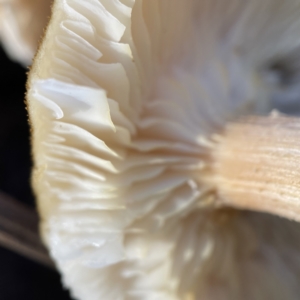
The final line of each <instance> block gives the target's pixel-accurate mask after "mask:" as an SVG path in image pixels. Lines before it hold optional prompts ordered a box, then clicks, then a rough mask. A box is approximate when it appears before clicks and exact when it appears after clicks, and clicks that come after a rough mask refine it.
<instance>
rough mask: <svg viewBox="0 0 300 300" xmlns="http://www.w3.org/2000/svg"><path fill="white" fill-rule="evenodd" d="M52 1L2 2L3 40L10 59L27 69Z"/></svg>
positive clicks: (0, 27) (23, 0)
mask: <svg viewBox="0 0 300 300" xmlns="http://www.w3.org/2000/svg"><path fill="white" fill-rule="evenodd" d="M52 2H53V0H1V1H0V39H1V43H2V46H3V47H4V49H5V50H6V52H7V54H8V55H9V57H10V58H11V59H13V60H16V61H18V62H20V63H22V64H23V65H25V66H28V65H30V64H31V62H32V58H33V56H34V54H35V52H36V50H37V47H38V43H39V41H40V39H41V36H42V34H43V29H44V27H45V26H46V24H47V22H48V19H49V16H50V10H51V8H50V6H51V3H52Z"/></svg>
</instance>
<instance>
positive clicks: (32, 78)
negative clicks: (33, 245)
mask: <svg viewBox="0 0 300 300" xmlns="http://www.w3.org/2000/svg"><path fill="white" fill-rule="evenodd" d="M299 16H300V2H299V1H294V0H286V1H277V0H265V1H258V0H252V1H241V0H228V1H222V0H197V1H196V0H186V1H182V0H136V1H134V0H114V1H112V0H100V1H99V0H56V1H55V3H54V6H53V11H52V17H51V21H50V24H49V26H48V28H47V31H46V34H45V38H44V40H43V43H42V44H41V46H40V48H39V51H38V54H37V56H36V58H35V62H34V64H33V67H32V69H31V72H30V75H29V80H28V94H27V101H28V110H29V116H30V123H31V127H32V149H33V150H32V151H33V157H34V164H35V166H34V171H33V186H34V190H35V193H36V196H37V199H38V206H39V212H40V216H41V233H42V236H43V239H44V242H45V244H46V245H47V247H48V249H49V251H50V254H51V256H52V258H53V259H54V261H55V263H56V265H57V268H58V269H59V270H60V272H61V274H62V276H63V282H64V285H65V286H66V287H68V288H70V290H71V293H72V296H73V297H74V298H75V299H81V300H96V299H105V300H116V299H124V300H125V299H126V300H129V299H143V300H146V299H151V300H154V299H156V300H158V299H163V300H168V299H170V300H179V299H180V300H196V299H197V300H204V299H205V300H206V299H209V300H221V299H230V300H234V299H237V300H240V299H245V300H253V299H255V300H260V299H261V300H265V299H272V300H282V299H285V300H291V299H298V298H299V294H300V285H299V280H300V264H299V257H300V256H299V255H300V252H299V250H300V230H299V229H300V227H299V225H298V223H296V222H293V221H290V220H289V219H296V220H299V212H298V211H299V209H298V205H299V204H298V203H299V199H298V198H297V195H298V190H299V184H298V174H299V168H298V164H297V158H298V155H299V154H298V153H299V146H298V145H299V143H298V142H297V136H298V135H297V131H298V127H299V125H298V124H299V121H298V119H297V118H290V117H287V116H282V115H280V114H278V113H276V112H275V113H274V112H273V113H272V114H271V115H269V114H270V112H271V111H272V110H273V108H274V107H275V108H276V106H278V105H277V104H276V105H275V103H279V102H280V103H282V102H283V101H284V100H285V99H287V98H288V95H290V94H291V93H292V91H294V89H295V88H296V86H297V75H295V74H297V72H291V71H289V72H288V73H289V74H294V76H293V77H291V79H290V80H289V81H288V82H284V80H283V79H282V77H284V78H286V77H285V76H281V75H285V74H286V73H287V71H286V70H285V69H284V68H283V67H280V68H279V67H278V62H279V61H284V62H285V63H284V64H283V66H287V65H289V66H291V65H293V64H291V63H290V59H289V58H290V57H297V55H296V53H298V52H299V50H298V47H299V40H300V39H299V37H300V36H299V30H300V18H299ZM295 55H296V56H295ZM276 101H277V102H276ZM251 115H256V117H255V116H254V117H251ZM275 184H276V185H277V186H275ZM237 208H238V209H237ZM263 212H268V213H270V214H267V213H263ZM276 215H280V216H285V217H287V218H288V219H284V218H281V217H278V216H276Z"/></svg>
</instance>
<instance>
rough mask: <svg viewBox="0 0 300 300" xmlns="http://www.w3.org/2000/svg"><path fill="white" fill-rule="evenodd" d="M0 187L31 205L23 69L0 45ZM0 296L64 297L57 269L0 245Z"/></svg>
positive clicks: (7, 298) (4, 299)
mask: <svg viewBox="0 0 300 300" xmlns="http://www.w3.org/2000/svg"><path fill="white" fill-rule="evenodd" d="M0 67H1V70H0V90H1V93H0V191H3V192H5V193H7V194H9V195H11V196H13V197H14V198H15V199H17V200H19V201H22V202H23V203H26V204H27V205H30V206H31V207H34V206H35V204H34V197H33V195H32V192H31V189H30V168H31V160H30V146H29V127H28V123H27V112H26V110H25V104H24V95H25V83H26V72H27V70H26V69H24V68H23V67H22V66H20V65H19V64H17V63H14V62H12V61H10V60H9V59H8V58H7V56H6V55H5V53H4V52H3V50H2V48H0ZM0 299H1V300H21V299H22V300H27V299H28V300H48V299H49V300H50V299H51V300H68V299H71V298H70V297H69V294H68V292H67V291H65V290H63V287H62V285H61V282H60V276H59V274H58V273H57V272H55V271H53V270H50V269H48V268H46V267H43V266H42V265H39V264H37V263H35V262H33V261H31V260H29V259H26V258H25V257H22V256H20V255H18V254H16V253H14V252H11V251H9V250H7V249H4V248H2V247H0Z"/></svg>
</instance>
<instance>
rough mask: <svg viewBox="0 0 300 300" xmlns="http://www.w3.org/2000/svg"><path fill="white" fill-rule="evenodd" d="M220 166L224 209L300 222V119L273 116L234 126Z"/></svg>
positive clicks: (224, 140) (220, 149) (217, 156)
mask: <svg viewBox="0 0 300 300" xmlns="http://www.w3.org/2000/svg"><path fill="white" fill-rule="evenodd" d="M214 162H215V163H214V174H215V180H216V186H217V193H218V199H219V201H220V202H221V205H228V206H233V207H236V208H241V209H250V210H256V211H261V212H268V213H272V214H277V215H279V216H283V217H286V218H289V219H293V220H296V221H300V118H299V119H298V118H289V117H286V116H282V115H274V114H273V115H272V116H269V117H257V116H256V117H247V118H244V119H242V120H240V121H238V122H236V123H230V124H229V125H228V126H227V127H226V129H225V131H224V134H223V135H222V136H221V137H220V139H218V145H217V147H216V150H215V151H214Z"/></svg>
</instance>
